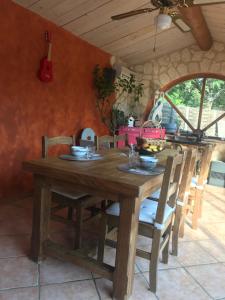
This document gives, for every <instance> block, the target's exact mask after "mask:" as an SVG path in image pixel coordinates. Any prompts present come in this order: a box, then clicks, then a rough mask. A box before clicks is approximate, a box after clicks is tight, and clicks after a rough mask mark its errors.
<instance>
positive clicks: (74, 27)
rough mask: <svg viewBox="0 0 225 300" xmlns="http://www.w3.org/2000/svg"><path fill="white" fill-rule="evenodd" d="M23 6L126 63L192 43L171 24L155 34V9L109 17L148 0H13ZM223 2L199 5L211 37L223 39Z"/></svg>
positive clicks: (159, 54)
mask: <svg viewBox="0 0 225 300" xmlns="http://www.w3.org/2000/svg"><path fill="white" fill-rule="evenodd" d="M14 2H16V3H18V4H20V5H22V6H24V7H25V8H27V9H29V10H31V11H33V12H35V13H37V14H39V15H41V16H43V17H44V18H46V19H48V20H51V21H53V22H54V23H55V24H57V25H58V26H61V27H63V28H65V29H67V30H69V31H71V32H72V33H74V34H75V35H77V36H80V37H81V38H82V39H84V40H86V41H88V42H89V43H91V44H94V45H95V46H97V47H99V48H101V49H104V50H105V51H107V52H109V53H111V54H112V55H115V56H117V57H120V58H121V59H122V60H123V61H124V62H126V63H127V64H128V65H134V64H141V63H143V62H146V61H148V60H150V59H154V58H155V57H158V56H161V55H163V54H166V53H170V52H173V51H176V50H178V49H180V48H184V47H186V46H189V45H191V44H193V43H195V40H194V38H193V36H192V34H191V33H182V32H181V31H180V30H179V29H177V27H175V26H174V25H173V26H172V27H171V28H170V29H168V30H164V31H159V32H157V34H156V52H154V51H153V45H154V41H155V31H156V30H155V26H154V18H155V16H157V14H158V12H157V11H154V12H152V13H150V14H143V15H139V16H135V17H131V18H127V19H123V20H120V21H112V20H111V18H110V17H111V16H112V15H116V14H119V13H123V12H126V11H129V10H133V9H138V8H143V7H151V4H150V1H149V0H129V1H127V0H14ZM224 13H225V4H219V5H213V6H208V7H206V6H205V7H204V8H203V14H204V16H205V18H206V21H207V24H208V26H209V29H210V31H211V33H212V36H213V39H214V40H216V41H222V42H225V18H224Z"/></svg>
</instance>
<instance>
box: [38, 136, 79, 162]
mask: <svg viewBox="0 0 225 300" xmlns="http://www.w3.org/2000/svg"><path fill="white" fill-rule="evenodd" d="M55 145H75V137H74V136H55V137H48V136H43V137H42V157H43V158H46V157H48V150H49V148H50V147H52V146H55Z"/></svg>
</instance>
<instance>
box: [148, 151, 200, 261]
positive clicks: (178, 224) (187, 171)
mask: <svg viewBox="0 0 225 300" xmlns="http://www.w3.org/2000/svg"><path fill="white" fill-rule="evenodd" d="M178 148H180V147H178ZM175 153H176V152H175ZM196 157H197V149H194V148H190V149H189V150H188V151H187V155H186V158H185V163H184V172H183V173H182V176H181V182H180V186H179V194H178V200H177V206H176V211H175V218H174V224H173V228H172V253H171V254H172V255H176V256H177V255H178V240H179V237H183V236H184V221H185V218H186V211H187V207H188V197H189V193H190V187H191V180H192V176H193V174H194V170H195V163H196ZM160 191H161V189H159V190H157V191H156V192H154V193H152V194H151V196H150V197H149V199H151V200H154V201H158V200H159V195H160Z"/></svg>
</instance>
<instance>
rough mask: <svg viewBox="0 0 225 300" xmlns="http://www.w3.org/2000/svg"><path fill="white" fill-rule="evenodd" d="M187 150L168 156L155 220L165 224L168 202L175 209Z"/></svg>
mask: <svg viewBox="0 0 225 300" xmlns="http://www.w3.org/2000/svg"><path fill="white" fill-rule="evenodd" d="M185 157H186V152H180V153H177V154H175V155H174V156H168V158H167V162H166V170H165V173H164V176H163V182H162V187H161V193H160V197H159V202H158V208H157V213H156V218H155V222H156V223H157V224H163V219H164V212H165V208H166V204H167V203H168V205H169V206H170V207H171V208H174V209H175V206H176V201H177V196H178V191H179V185H180V181H181V175H182V172H183V167H184V161H185Z"/></svg>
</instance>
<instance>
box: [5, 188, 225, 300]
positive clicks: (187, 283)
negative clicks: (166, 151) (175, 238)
mask: <svg viewBox="0 0 225 300" xmlns="http://www.w3.org/2000/svg"><path fill="white" fill-rule="evenodd" d="M204 198H205V203H204V213H203V217H202V219H201V221H200V226H199V229H198V230H197V231H194V230H192V229H191V228H190V225H189V221H187V224H186V227H185V237H184V238H183V239H181V240H180V243H179V255H178V257H173V256H170V260H169V264H168V265H164V264H160V265H159V272H158V274H159V285H158V291H157V293H156V295H154V294H152V293H151V292H150V291H149V286H148V262H147V261H146V260H144V259H141V258H137V259H136V268H135V281H134V290H133V295H132V298H131V299H132V300H139V299H141V300H145V299H148V300H152V299H160V300H170V299H177V300H179V299H182V300H185V299H188V300H195V299H196V300H207V299H221V300H222V299H224V300H225V189H218V188H212V187H210V186H208V187H207V191H206V193H205V195H204ZM31 212H32V201H31V198H27V199H25V200H22V201H17V202H12V203H10V204H3V205H1V207H0V300H53V299H54V300H89V299H93V300H95V299H96V300H99V299H101V300H106V299H111V293H112V284H111V282H110V281H108V280H105V279H102V278H100V277H99V276H98V275H96V274H92V273H91V272H89V271H87V270H85V269H82V268H79V267H77V266H75V265H72V264H70V263H66V262H61V261H59V260H56V259H53V258H50V257H49V258H47V259H46V260H45V261H44V262H43V263H42V264H40V265H37V264H35V263H33V262H32V261H30V260H29V258H28V251H29V241H30V234H31ZM51 229H52V237H53V238H54V239H55V240H58V241H60V242H61V243H64V244H66V245H71V237H72V230H71V228H70V227H68V226H66V225H63V224H59V223H52V228H51ZM91 230H92V237H94V236H95V234H94V233H95V230H94V228H93V226H91ZM148 243H149V241H148V240H147V239H145V238H138V245H139V247H143V248H146V247H149V244H148ZM105 253H106V255H105V261H106V262H107V263H111V264H113V263H114V257H115V250H114V249H112V248H109V247H107V248H106V251H105Z"/></svg>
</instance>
